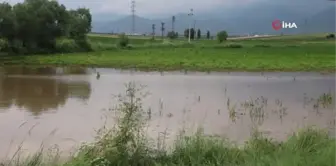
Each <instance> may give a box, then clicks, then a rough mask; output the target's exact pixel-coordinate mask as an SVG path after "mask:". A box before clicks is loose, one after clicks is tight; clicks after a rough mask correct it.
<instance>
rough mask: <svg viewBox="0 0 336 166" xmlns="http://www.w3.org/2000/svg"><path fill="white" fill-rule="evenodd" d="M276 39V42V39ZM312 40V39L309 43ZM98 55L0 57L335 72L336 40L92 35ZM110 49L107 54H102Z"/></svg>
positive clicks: (18, 61)
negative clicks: (120, 44) (124, 42)
mask: <svg viewBox="0 0 336 166" xmlns="http://www.w3.org/2000/svg"><path fill="white" fill-rule="evenodd" d="M272 38H273V39H272ZM307 38H308V39H307ZM90 41H91V43H92V45H93V47H94V48H95V50H98V51H95V52H89V53H71V54H55V55H35V56H2V57H1V56H0V62H1V63H2V64H4V65H85V66H94V67H113V68H122V69H131V68H135V69H139V70H180V69H185V70H197V71H232V70H234V71H329V72H334V71H335V66H336V65H335V41H334V40H326V39H325V38H324V37H316V36H314V38H313V37H310V38H309V37H306V38H304V37H302V36H299V37H297V38H295V37H286V36H284V37H283V38H279V37H271V38H264V39H245V40H229V41H227V42H225V43H223V44H218V43H216V41H214V40H199V41H194V42H193V43H192V44H187V43H185V41H179V40H176V41H164V42H163V43H162V41H160V40H154V41H150V40H149V39H132V40H131V41H130V43H131V46H129V48H128V49H118V48H117V47H116V43H117V41H118V39H116V38H111V37H99V36H90ZM101 50H106V51H101Z"/></svg>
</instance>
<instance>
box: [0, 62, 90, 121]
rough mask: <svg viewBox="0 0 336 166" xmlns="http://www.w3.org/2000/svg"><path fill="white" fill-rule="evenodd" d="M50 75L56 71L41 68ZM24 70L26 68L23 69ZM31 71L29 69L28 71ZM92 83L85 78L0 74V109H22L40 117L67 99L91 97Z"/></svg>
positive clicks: (61, 104)
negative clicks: (84, 79) (63, 78)
mask: <svg viewBox="0 0 336 166" xmlns="http://www.w3.org/2000/svg"><path fill="white" fill-rule="evenodd" d="M37 71H40V72H41V71H43V72H46V71H48V73H49V74H50V72H51V71H52V70H49V68H48V69H43V70H42V69H38V70H37ZM22 72H24V70H22ZM28 72H29V71H28ZM90 95H91V86H90V83H89V82H85V81H79V80H77V81H65V80H61V79H56V78H36V77H11V76H7V77H0V108H2V109H9V108H10V107H12V106H16V107H18V108H22V109H24V110H27V111H29V112H31V113H32V114H33V115H35V116H37V115H39V114H41V113H42V112H43V111H48V110H57V109H58V108H59V107H61V106H63V105H64V104H65V103H66V101H67V99H69V98H77V99H81V100H87V99H89V97H90Z"/></svg>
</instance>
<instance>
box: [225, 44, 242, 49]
mask: <svg viewBox="0 0 336 166" xmlns="http://www.w3.org/2000/svg"><path fill="white" fill-rule="evenodd" d="M225 47H226V48H243V45H241V44H227V45H225Z"/></svg>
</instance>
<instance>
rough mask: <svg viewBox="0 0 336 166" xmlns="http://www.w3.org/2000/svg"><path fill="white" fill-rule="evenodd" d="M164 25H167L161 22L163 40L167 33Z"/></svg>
mask: <svg viewBox="0 0 336 166" xmlns="http://www.w3.org/2000/svg"><path fill="white" fill-rule="evenodd" d="M164 25H165V23H164V22H161V36H162V39H163V36H164V31H165V27H164Z"/></svg>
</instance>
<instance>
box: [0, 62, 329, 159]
mask: <svg viewBox="0 0 336 166" xmlns="http://www.w3.org/2000/svg"><path fill="white" fill-rule="evenodd" d="M96 72H99V73H100V76H97V74H96ZM130 81H135V82H136V83H137V84H138V85H145V86H146V88H145V89H143V92H149V93H150V95H148V96H147V97H146V98H144V99H143V104H144V109H146V110H149V109H150V110H151V119H150V122H149V126H148V133H149V135H150V137H152V138H153V139H156V137H158V135H159V133H161V132H166V133H168V135H167V137H168V138H167V139H168V142H169V140H173V139H174V138H175V135H176V134H178V133H179V131H181V130H183V129H184V130H187V131H195V130H196V129H197V128H198V127H203V128H204V132H205V134H216V135H220V136H226V137H228V138H229V139H231V140H232V141H237V142H242V141H244V140H246V139H248V138H249V137H250V134H251V128H252V127H257V128H258V130H259V131H260V132H262V133H264V134H265V135H268V136H270V137H273V138H275V139H279V140H282V139H285V138H286V137H287V135H288V134H290V133H292V132H293V131H296V130H297V129H299V128H303V127H305V126H311V125H316V126H318V127H321V128H326V129H329V130H330V131H334V128H332V126H334V125H335V107H334V96H335V76H334V74H330V75H320V74H318V73H188V72H164V73H162V72H161V73H160V72H135V71H119V70H114V69H88V68H78V67H77V68H47V67H46V68H29V67H26V68H22V67H20V68H19V67H6V68H0V133H1V134H0V147H1V148H0V158H2V157H9V156H11V155H12V154H13V153H14V152H15V150H16V149H17V148H18V147H22V149H24V150H26V151H27V152H34V151H35V150H37V149H38V148H39V147H40V145H41V144H42V143H43V145H44V146H46V147H50V146H53V145H55V144H56V145H57V146H58V148H59V149H61V150H62V151H66V152H68V151H70V150H71V149H72V148H73V146H75V145H79V144H80V143H81V142H87V141H93V140H94V136H95V135H96V132H95V130H97V129H99V128H101V127H102V126H103V125H104V124H105V122H106V119H107V120H109V121H110V122H108V123H107V125H110V126H111V125H112V124H113V118H109V116H111V117H112V116H113V115H112V112H113V111H111V108H113V106H114V105H116V104H118V103H117V100H116V98H115V96H114V95H118V94H125V90H126V89H125V83H128V82H130ZM321 96H322V97H321Z"/></svg>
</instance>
